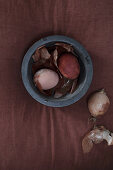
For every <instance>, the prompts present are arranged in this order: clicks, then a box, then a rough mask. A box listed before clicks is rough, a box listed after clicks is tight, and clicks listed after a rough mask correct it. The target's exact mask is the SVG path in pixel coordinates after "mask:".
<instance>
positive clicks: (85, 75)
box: [21, 35, 93, 107]
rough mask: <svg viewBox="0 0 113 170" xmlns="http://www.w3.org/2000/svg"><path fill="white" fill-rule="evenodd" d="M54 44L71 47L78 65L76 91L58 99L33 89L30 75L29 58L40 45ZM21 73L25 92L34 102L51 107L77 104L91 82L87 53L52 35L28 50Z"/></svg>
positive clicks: (71, 43)
mask: <svg viewBox="0 0 113 170" xmlns="http://www.w3.org/2000/svg"><path fill="white" fill-rule="evenodd" d="M56 42H64V43H68V44H70V45H72V46H73V48H74V52H75V54H77V56H78V61H79V64H80V76H79V79H78V85H77V89H76V90H75V92H74V93H73V94H67V95H65V96H63V97H61V98H59V99H55V98H53V97H48V96H45V95H43V94H41V93H40V92H39V91H38V89H37V88H36V87H35V85H34V83H33V74H32V64H33V59H32V57H31V56H32V55H33V53H34V52H35V50H36V49H37V48H38V47H40V46H42V45H45V46H47V47H49V46H52V45H54V43H56ZM21 73H22V80H23V83H24V86H25V88H26V90H27V91H28V93H29V94H30V95H31V96H32V97H33V98H34V99H35V100H36V101H38V102H40V103H42V104H44V105H47V106H51V107H64V106H68V105H71V104H73V103H75V102H77V101H78V100H80V99H81V98H82V97H83V96H84V95H85V93H86V92H87V90H88V88H89V86H90V84H91V81H92V76H93V66H92V61H91V58H90V56H89V54H88V52H87V51H86V50H85V48H84V47H83V46H82V45H81V44H80V43H78V42H77V41H76V40H74V39H72V38H69V37H66V36H62V35H53V36H48V37H45V38H42V39H40V40H39V41H37V42H36V43H34V44H33V45H32V46H31V47H30V48H29V50H28V51H27V53H26V54H25V56H24V59H23V62H22V67H21Z"/></svg>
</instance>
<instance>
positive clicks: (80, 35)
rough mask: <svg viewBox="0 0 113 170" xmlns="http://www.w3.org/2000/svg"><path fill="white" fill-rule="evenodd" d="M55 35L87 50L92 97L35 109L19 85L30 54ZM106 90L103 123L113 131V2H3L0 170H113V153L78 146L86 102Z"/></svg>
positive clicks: (0, 16)
mask: <svg viewBox="0 0 113 170" xmlns="http://www.w3.org/2000/svg"><path fill="white" fill-rule="evenodd" d="M55 34H61V35H66V36H69V37H72V38H74V39H76V40H77V41H79V42H80V43H81V44H83V46H84V47H85V48H86V49H87V51H88V52H89V54H90V55H91V57H92V61H93V66H94V76H93V81H92V84H91V86H90V88H89V90H88V92H87V94H86V95H85V96H84V97H83V98H82V99H81V100H80V101H79V102H77V103H75V104H73V105H71V106H68V107H64V108H51V107H46V106H43V105H41V104H40V103H38V102H36V101H35V100H34V99H32V97H31V96H30V95H29V94H28V93H27V91H26V90H25V88H24V86H23V83H22V80H21V63H22V59H23V56H24V54H25V53H26V51H27V49H28V48H29V47H30V46H31V45H32V44H33V43H34V42H35V41H37V40H39V39H40V38H41V37H45V36H48V35H55ZM103 87H104V88H105V89H106V91H107V94H108V95H109V97H110V101H111V106H110V109H109V111H108V112H107V114H105V115H104V116H103V117H102V118H99V120H98V124H99V125H105V126H106V127H107V128H108V129H110V130H111V131H113V89H112V88H113V0H100V1H99V0H94V1H93V0H6V1H5V0H0V170H112V169H113V146H110V147H108V146H107V144H106V142H103V143H102V144H98V145H96V146H94V148H93V150H92V151H91V153H90V154H86V155H84V154H83V152H82V147H81V141H82V138H83V136H84V135H85V133H86V132H88V131H89V130H90V128H91V126H90V125H88V123H87V120H88V117H89V112H88V108H87V97H88V95H89V94H90V93H91V92H92V91H94V90H96V89H100V88H103Z"/></svg>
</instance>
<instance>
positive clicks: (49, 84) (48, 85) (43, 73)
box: [34, 69, 59, 90]
mask: <svg viewBox="0 0 113 170" xmlns="http://www.w3.org/2000/svg"><path fill="white" fill-rule="evenodd" d="M58 82H59V76H58V74H57V73H56V72H55V71H53V70H50V69H41V70H39V71H37V72H36V73H35V75H34V83H35V85H36V86H37V87H38V88H39V90H49V89H52V88H54V87H55V86H56V85H57V84H58Z"/></svg>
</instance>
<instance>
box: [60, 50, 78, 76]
mask: <svg viewBox="0 0 113 170" xmlns="http://www.w3.org/2000/svg"><path fill="white" fill-rule="evenodd" d="M58 67H59V70H60V72H61V74H62V75H63V76H64V77H66V78H68V79H76V78H77V77H78V76H79V74H80V65H79V63H78V60H77V58H76V57H75V56H74V55H73V54H70V53H65V54H62V55H61V56H60V57H59V60H58Z"/></svg>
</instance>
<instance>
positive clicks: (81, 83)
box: [27, 41, 86, 102]
mask: <svg viewBox="0 0 113 170" xmlns="http://www.w3.org/2000/svg"><path fill="white" fill-rule="evenodd" d="M57 42H58V41H57ZM62 42H63V41H62ZM55 43H56V42H55V41H53V42H50V43H46V44H45V46H46V47H50V46H53V45H54V44H55ZM73 49H74V54H75V56H76V57H77V59H78V61H79V64H80V75H79V78H78V83H77V88H76V90H75V92H74V93H73V94H69V93H67V95H65V96H63V97H61V98H58V99H56V98H54V97H52V96H46V95H44V94H42V93H41V92H40V91H39V90H38V89H37V88H36V86H35V85H34V82H33V73H32V64H33V63H34V61H33V59H32V57H31V58H30V60H29V64H28V70H27V74H28V79H29V83H30V85H31V87H32V89H33V90H34V91H35V93H37V94H38V95H39V96H40V97H41V98H42V99H44V100H45V101H59V102H62V101H64V100H67V99H70V98H73V97H74V96H75V95H76V94H78V93H79V91H80V90H81V89H82V88H83V86H84V83H85V79H86V69H85V65H84V62H83V61H82V59H81V58H82V57H81V55H82V54H80V52H79V51H78V50H77V49H76V48H75V47H73Z"/></svg>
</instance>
